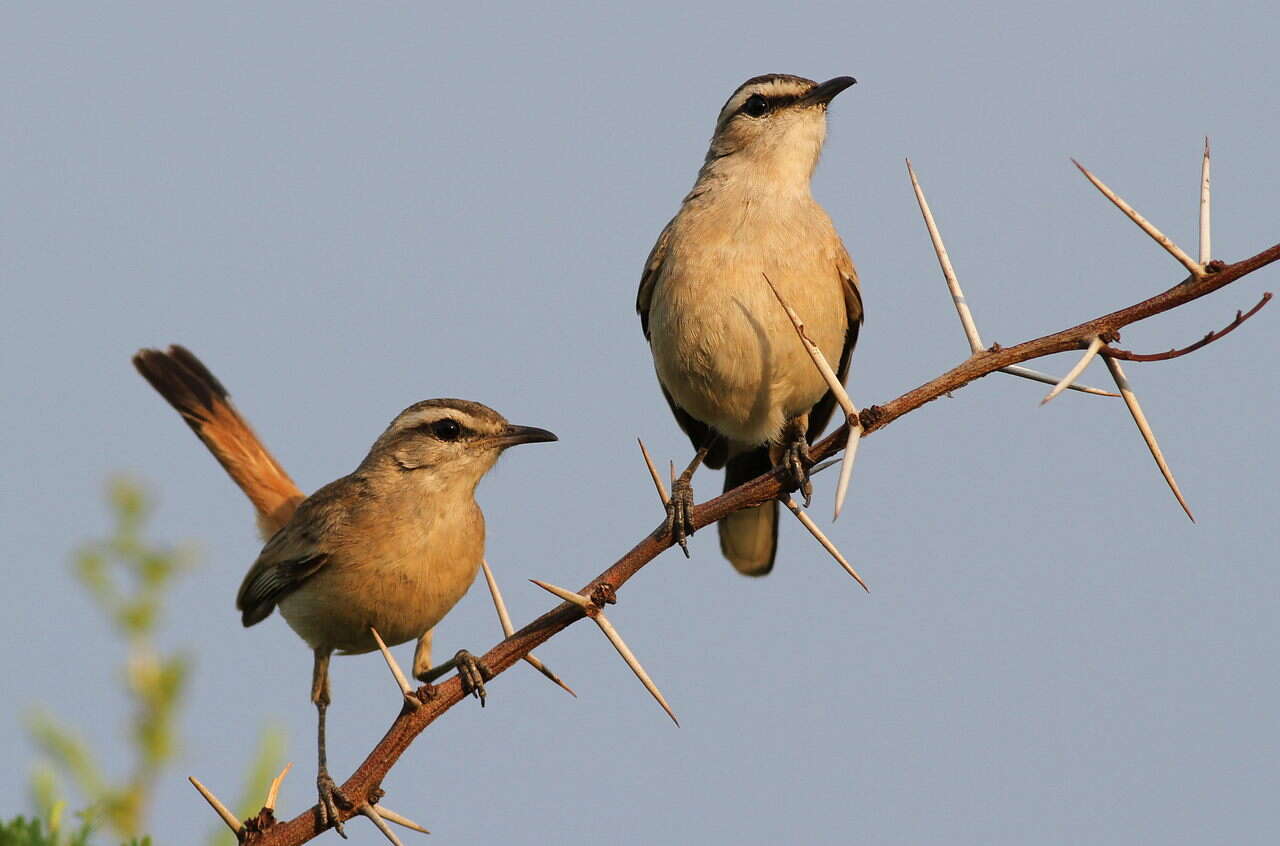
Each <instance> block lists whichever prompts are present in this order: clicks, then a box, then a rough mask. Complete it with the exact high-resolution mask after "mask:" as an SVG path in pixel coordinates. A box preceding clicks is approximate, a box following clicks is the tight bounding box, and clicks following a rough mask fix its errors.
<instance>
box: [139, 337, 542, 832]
mask: <svg viewBox="0 0 1280 846" xmlns="http://www.w3.org/2000/svg"><path fill="white" fill-rule="evenodd" d="M133 363H134V366H135V367H137V369H138V372H140V373H141V374H142V375H143V377H145V378H146V380H147V381H148V382H150V383H151V385H152V386H153V387H154V388H155V389H156V390H157V391H159V392H160V394H161V395H162V396H164V398H165V399H166V400H168V401H169V403H170V405H172V406H173V407H174V408H175V409H177V411H178V412H179V413H180V414H181V415H182V417H183V418H184V419H185V420H186V422H187V423H188V425H190V426H191V428H192V429H193V430H195V433H196V435H197V436H199V438H200V439H201V440H202V441H204V443H205V445H206V446H207V447H209V449H210V450H211V451H212V452H213V454H214V456H215V457H216V458H217V459H218V461H219V462H221V464H222V466H223V467H224V468H226V470H227V472H228V473H230V475H231V477H232V478H233V479H234V480H235V481H236V482H237V484H239V485H240V487H241V488H242V489H243V490H244V491H245V493H246V494H248V496H249V498H250V500H252V501H253V503H254V505H255V507H256V509H257V512H258V518H259V525H260V528H261V529H262V531H263V534H264V535H267V536H269V540H268V541H267V544H266V546H264V547H263V549H262V553H261V554H260V555H259V556H258V559H257V560H256V561H255V562H254V563H253V566H252V567H251V568H250V569H249V573H248V575H246V576H245V578H244V582H243V584H242V585H241V586H240V592H239V595H238V596H237V597H236V607H237V608H238V609H239V610H240V612H241V614H242V619H243V622H244V625H246V626H252V625H253V624H254V623H258V622H261V621H262V620H264V619H266V618H267V617H268V616H269V615H270V614H271V612H272V610H273V609H275V608H276V607H279V608H280V613H281V615H282V616H283V617H284V619H285V622H287V623H288V624H289V626H290V628H292V629H293V630H294V631H295V632H296V633H297V634H298V636H299V637H301V638H302V639H303V640H304V641H306V643H307V645H308V646H310V647H311V649H312V650H313V652H314V658H315V663H314V673H313V677H312V689H311V699H312V701H313V702H314V703H315V706H316V709H317V712H318V718H319V719H318V724H319V725H318V746H319V768H318V774H317V778H316V785H317V788H318V789H319V793H320V816H321V824H322V825H327V824H329V823H333V824H334V825H335V827H336V828H337V829H338V830H339V831H340V832H341V831H342V825H341V816H340V810H339V803H342V804H344V805H347V806H348V807H351V803H350V802H348V800H347V799H346V797H343V796H342V795H341V793H340V792H339V791H338V790H337V788H336V786H335V785H334V782H333V780H332V778H330V776H329V772H328V769H327V767H326V765H325V710H326V709H327V707H328V705H329V702H330V698H329V657H330V655H332V654H333V653H334V652H335V651H336V652H340V653H344V654H357V653H364V652H370V651H372V650H374V649H377V643H376V642H375V640H374V638H373V634H372V632H371V631H370V628H371V627H372V628H374V629H377V631H378V634H379V635H381V637H382V638H383V640H384V641H385V642H387V643H388V644H398V643H404V642H406V641H410V640H415V639H416V640H417V651H416V652H415V654H414V661H413V672H414V675H415V676H416V677H417V678H418V679H419V680H421V681H424V682H429V681H432V680H434V679H436V678H438V677H439V676H441V675H443V674H444V673H445V672H447V671H448V670H450V669H452V668H454V667H455V666H456V667H457V668H458V670H459V675H461V676H462V679H463V684H464V688H466V689H468V690H469V692H473V693H475V694H476V695H477V696H478V697H479V698H480V699H481V702H482V703H483V697H484V681H485V679H486V678H487V677H488V670H487V668H485V667H484V666H483V664H481V663H480V662H479V661H478V660H477V659H475V658H474V657H473V656H471V655H470V653H468V652H466V650H461V651H459V652H458V653H457V655H455V656H454V657H453V658H452V659H450V660H449V661H447V662H445V663H444V664H442V665H440V666H439V667H435V668H432V666H431V637H432V632H433V630H434V627H435V625H436V624H437V623H438V622H440V620H441V619H442V618H443V617H444V616H445V615H446V614H447V613H448V612H449V610H450V609H451V608H453V606H454V604H455V603H456V602H457V601H458V600H459V599H461V598H462V596H463V594H465V593H466V592H467V589H468V588H469V587H470V586H471V583H472V581H473V580H474V579H475V575H476V571H477V569H478V568H479V566H480V559H481V558H482V557H483V555H484V538H485V523H484V515H483V514H482V513H481V511H480V507H479V506H478V505H477V504H476V501H475V497H474V493H475V489H476V485H477V484H478V483H479V481H480V479H481V478H482V477H483V476H484V474H485V473H486V472H488V471H489V468H491V467H493V465H494V462H496V461H497V460H498V456H499V455H500V454H501V453H502V451H503V450H505V449H506V448H507V447H510V446H514V445H516V444H527V443H536V442H540V441H554V440H556V436H555V435H553V434H552V433H551V432H548V431H547V430H545V429H538V428H534V427H531V426H515V425H512V424H510V423H508V422H507V421H506V419H505V418H503V416H502V415H500V414H498V412H496V411H494V410H493V409H491V408H488V407H487V406H484V405H481V404H480V403H477V402H468V401H466V400H459V399H432V400H424V401H423V402H419V403H415V404H413V405H411V406H409V407H408V408H406V409H405V410H404V411H402V412H400V414H398V415H397V416H396V418H395V419H394V420H393V421H391V425H390V426H388V427H387V429H386V431H384V432H383V433H382V434H381V435H380V436H379V437H378V439H377V440H376V441H374V444H373V446H372V448H370V450H369V454H368V455H366V456H365V458H364V460H363V461H361V462H360V465H359V466H358V467H357V468H356V469H355V471H354V472H352V473H351V474H350V475H348V476H344V477H342V478H341V479H338V480H337V481H335V482H330V483H329V484H328V485H325V486H324V487H322V488H321V489H320V490H318V491H316V492H315V493H314V494H312V495H311V496H309V497H306V498H303V496H302V493H301V492H300V491H299V490H298V488H297V486H296V485H294V483H293V481H292V480H291V479H290V478H289V477H288V475H286V474H285V472H284V470H283V469H281V467H280V465H279V464H278V463H277V462H276V461H275V459H274V458H272V457H271V455H270V453H268V452H267V450H266V448H265V447H263V445H262V443H261V441H259V440H258V438H257V436H256V435H255V434H254V433H253V431H252V430H251V429H250V428H249V426H248V424H247V423H246V422H245V421H244V419H243V418H242V417H241V416H240V414H239V413H238V412H237V411H236V410H235V408H234V407H233V406H232V405H231V403H230V401H229V399H228V396H227V392H226V389H224V388H223V387H222V385H221V384H220V383H219V382H218V380H217V379H216V378H215V377H214V376H213V374H212V373H210V372H209V370H208V369H207V368H205V366H204V365H203V364H201V363H200V361H199V360H198V359H197V358H196V357H195V356H194V355H192V354H191V353H190V352H189V351H188V350H186V349H184V348H182V347H178V346H174V347H170V348H169V349H168V350H167V351H160V350H141V351H140V352H138V354H137V355H135V356H134V358H133Z"/></svg>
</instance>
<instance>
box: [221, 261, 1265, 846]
mask: <svg viewBox="0 0 1280 846" xmlns="http://www.w3.org/2000/svg"><path fill="white" fill-rule="evenodd" d="M1278 259H1280V244H1276V245H1274V246H1272V247H1270V248H1268V249H1266V250H1263V251H1262V252H1260V253H1258V254H1257V255H1255V256H1252V257H1250V258H1247V259H1244V260H1243V261H1239V262H1236V263H1234V264H1223V263H1221V262H1213V263H1211V264H1209V265H1208V266H1207V267H1206V270H1207V272H1206V273H1205V274H1204V275H1203V276H1200V277H1196V276H1194V275H1193V276H1189V277H1188V278H1187V279H1185V280H1184V281H1182V282H1179V283H1178V284H1176V285H1174V286H1173V287H1172V288H1169V289H1168V290H1166V291H1164V292H1162V293H1160V294H1157V295H1155V296H1154V297H1151V298H1149V299H1146V300H1143V301H1142V302H1139V303H1135V304H1134V305H1131V306H1128V307H1126V308H1122V309H1119V310H1117V311H1113V312H1111V313H1109V314H1104V315H1102V316H1101V317H1097V318H1094V319H1093V320H1089V321H1086V322H1084V323H1080V324H1078V325H1076V326H1072V327H1071V328H1069V329H1063V330H1062V331H1060V332H1055V333H1053V334H1051V335H1045V336H1043V337H1040V338H1036V339H1034V340H1030V341H1025V342H1023V343H1020V344H1017V345H1016V346H1011V347H1002V346H1000V345H999V344H994V345H992V346H991V347H990V348H988V349H986V350H981V351H978V352H975V353H973V354H972V355H971V356H969V358H967V359H965V360H964V361H962V362H961V363H960V364H958V365H956V366H955V367H953V368H951V369H950V370H948V371H947V372H945V373H943V374H942V375H940V376H938V377H937V378H934V379H931V380H930V381H928V382H926V383H925V384H923V385H921V386H919V387H917V388H915V389H913V390H910V391H908V392H907V393H905V394H903V395H902V396H899V397H897V398H896V399H893V400H890V401H889V402H886V403H883V404H881V405H873V406H871V407H869V408H866V409H864V410H863V411H862V413H861V423H862V435H863V437H866V436H867V435H869V434H871V433H873V432H876V431H879V430H880V429H883V428H884V427H886V426H888V425H889V424H890V423H892V422H893V421H895V420H897V419H898V418H899V417H902V416H903V415H905V414H908V413H910V412H912V411H915V410H916V409H918V408H920V407H921V406H923V405H925V404H927V403H929V402H932V401H933V400H935V399H938V398H939V397H942V396H945V395H947V394H949V393H952V392H954V391H956V390H959V389H960V388H963V387H964V386H965V385H967V384H969V383H970V382H972V381H974V380H975V379H980V378H982V377H983V376H987V375H989V374H991V373H994V372H996V371H998V370H1000V369H1001V368H1004V367H1008V366H1010V365H1014V364H1020V363H1022V362H1025V361H1031V360H1032V359H1036V358H1041V357H1043V356H1047V355H1053V354H1055V353H1061V352H1069V351H1071V350H1080V349H1085V348H1087V347H1088V345H1089V342H1090V340H1091V339H1092V338H1094V337H1099V336H1100V337H1103V338H1113V337H1115V336H1116V335H1117V334H1118V333H1119V331H1120V330H1121V329H1122V328H1124V327H1126V326H1129V325H1131V324H1134V323H1137V322H1139V321H1141V320H1146V319H1147V318H1149V317H1153V316H1154V315H1157V314H1162V313H1164V312H1167V311H1170V310H1172V309H1175V308H1178V307H1180V306H1184V305H1186V304H1187V303H1190V302H1192V301H1194V300H1198V299H1200V298H1201V297H1204V296H1206V295H1208V294H1211V293H1213V292H1214V291H1217V290H1219V289H1221V288H1224V287H1226V286H1227V285H1229V284H1231V283H1232V282H1235V281H1236V280H1237V279H1240V278H1241V277H1243V276H1246V275H1248V274H1250V273H1252V272H1253V271H1255V270H1258V269H1259V268H1262V267H1264V266H1266V265H1268V264H1270V263H1272V262H1274V261H1276V260H1278ZM1265 302H1266V298H1264V299H1263V303H1265ZM1263 303H1259V305H1258V306H1255V307H1254V309H1253V310H1252V311H1250V312H1249V314H1253V313H1254V312H1256V311H1257V309H1258V308H1260V307H1261V305H1262V304H1263ZM1246 317H1247V315H1246V316H1241V317H1240V318H1239V319H1238V320H1237V321H1236V322H1235V323H1234V324H1233V325H1232V326H1231V327H1228V329H1231V328H1234V327H1235V326H1236V325H1239V323H1240V322H1243V320H1244V319H1245V318H1246ZM1218 334H1219V336H1220V335H1221V334H1224V333H1218ZM1207 342H1208V341H1207V340H1206V341H1202V342H1201V344H1200V345H1201V346H1203V344H1204V343H1207ZM1108 354H1109V355H1114V356H1115V357H1116V358H1125V356H1124V355H1121V354H1119V351H1115V352H1114V353H1108ZM847 434H848V426H847V424H846V425H842V426H840V427H839V428H838V429H836V431H834V432H832V433H831V434H830V435H828V436H827V437H826V438H824V439H823V440H822V441H820V442H819V443H818V444H816V445H815V446H814V447H813V449H812V450H811V455H812V457H813V460H814V461H822V460H823V459H826V458H828V457H830V456H832V455H834V454H835V453H837V452H839V451H840V450H841V449H843V448H844V445H845V442H846V437H847ZM786 493H787V491H786V489H785V487H784V484H783V481H782V479H781V477H780V475H779V474H778V473H776V472H774V473H768V474H765V475H763V476H760V477H758V478H756V479H752V480H751V481H749V482H746V483H745V484H743V485H741V486H739V487H737V488H735V489H733V490H731V491H727V492H725V493H724V494H722V495H721V496H718V497H716V498H715V499H712V500H709V501H707V502H704V503H702V504H701V505H698V506H697V507H696V508H694V510H693V512H692V523H693V527H694V528H696V529H700V528H703V527H705V526H709V525H711V524H712V523H715V522H716V521H718V520H720V519H722V518H723V517H725V516H726V515H728V514H730V513H732V512H734V511H739V510H741V509H743V508H749V507H751V506H755V505H760V504H762V503H765V502H768V501H769V500H772V499H777V498H778V497H780V496H784V495H785V494H786ZM671 546H672V539H671V537H670V535H669V534H667V533H666V532H665V531H664V527H663V525H662V524H659V525H658V527H657V528H655V529H654V530H653V531H652V532H651V533H650V534H649V535H648V536H646V537H645V538H644V539H643V540H641V541H640V542H639V543H638V544H636V545H635V546H634V547H633V548H632V549H631V550H630V551H629V552H627V553H626V554H625V555H623V556H622V557H621V558H619V559H618V560H617V561H616V562H614V564H613V565H612V566H610V567H609V568H608V569H606V570H605V571H604V572H602V573H601V574H600V575H598V576H597V577H596V578H594V579H593V580H591V582H589V583H588V584H587V585H585V586H584V587H583V588H582V589H581V590H579V591H578V593H579V594H581V595H583V596H592V595H595V594H598V592H600V591H602V590H603V591H616V590H617V589H618V588H620V587H622V585H624V584H625V583H626V582H627V580H628V579H630V578H631V577H632V576H634V575H635V574H636V573H637V572H639V570H640V568H642V567H643V566H644V565H646V564H648V563H649V562H650V561H652V560H653V559H655V558H656V557H657V556H658V555H659V554H660V553H662V552H663V551H665V550H666V549H668V548H669V547H671ZM584 616H586V613H585V612H584V611H583V609H582V608H581V607H579V606H577V605H574V604H572V603H569V602H563V603H561V604H560V605H558V606H557V607H555V608H553V609H552V610H550V611H548V612H547V613H545V614H543V615H542V616H541V617H538V618H537V619H536V620H534V621H533V622H531V623H529V624H528V625H526V626H525V627H524V628H522V629H520V630H519V631H517V632H515V633H514V634H512V635H511V636H510V637H508V638H506V639H505V640H503V641H502V642H500V643H498V644H497V645H496V646H494V647H493V648H492V649H490V650H489V651H488V652H487V653H485V655H484V658H483V660H484V663H485V664H487V665H488V667H489V668H490V669H491V670H492V671H493V672H494V674H495V675H496V674H498V673H501V672H503V671H505V670H506V669H508V668H509V667H511V666H512V665H514V664H515V663H517V662H518V661H520V660H521V659H522V658H524V656H526V655H527V654H528V653H529V652H530V651H532V650H533V649H535V648H537V647H538V646H539V645H541V644H542V643H545V642H546V641H547V640H548V639H550V638H551V637H552V636H553V635H555V634H557V633H558V632H560V631H563V630H564V629H565V628H567V627H568V626H569V625H570V624H572V623H574V622H576V621H578V620H580V619H582V618H583V617H584ZM416 696H417V697H418V699H419V700H421V701H422V703H423V704H422V706H421V707H419V708H411V707H410V706H409V705H408V704H407V703H406V705H405V706H404V707H403V708H402V709H401V711H400V714H399V716H397V717H396V719H395V721H394V722H393V723H392V724H391V727H390V729H388V731H387V733H386V735H384V736H383V738H382V740H380V741H379V742H378V744H377V746H375V747H374V749H373V751H372V752H370V753H369V755H368V757H367V758H365V760H364V762H363V763H362V764H361V765H360V766H359V767H358V768H357V769H356V771H355V773H354V774H352V776H351V777H350V778H349V779H347V780H346V782H344V783H343V784H342V786H341V789H342V792H343V793H344V794H345V795H346V796H348V797H350V798H351V799H352V800H353V801H355V802H357V803H360V802H362V801H364V802H368V803H370V804H372V803H373V802H374V801H376V799H377V798H379V797H380V795H381V788H380V784H381V782H382V780H383V778H385V777H386V774H387V773H388V772H389V771H390V770H391V767H392V766H394V765H395V763H396V761H397V760H398V759H399V758H400V756H401V755H402V754H403V753H404V751H405V750H406V749H407V748H408V747H409V744H410V743H412V742H413V740H414V739H415V738H416V737H417V736H418V735H419V734H421V733H422V731H423V730H424V729H426V727H427V726H429V725H431V723H433V722H434V721H435V720H436V719H437V718H438V717H439V716H440V715H442V714H443V713H445V712H446V711H448V710H449V709H450V708H452V707H453V706H454V705H456V704H457V703H458V702H460V701H462V699H463V698H464V695H463V692H462V685H461V683H460V682H459V680H458V678H457V677H453V678H450V679H449V680H448V681H446V682H444V683H442V684H440V685H438V686H434V687H432V686H426V687H423V688H421V689H419V690H418V691H417V693H416ZM358 813H359V810H358V809H355V808H353V809H349V810H347V811H344V815H343V817H344V819H347V818H349V817H350V816H354V815H356V814H358ZM322 831H323V829H322V828H321V827H320V824H319V816H318V814H317V813H316V808H315V807H311V808H309V809H307V810H305V811H303V812H302V813H301V814H299V815H298V816H296V817H294V818H293V819H291V820H288V821H287V822H281V823H278V824H276V825H274V826H271V827H270V828H268V829H267V830H265V831H262V832H252V833H248V834H247V835H246V837H245V840H244V842H245V843H247V844H254V846H285V844H289V846H294V845H295V844H301V843H305V842H306V841H308V840H310V839H311V838H313V837H315V836H317V835H318V834H320V833H321V832H322Z"/></svg>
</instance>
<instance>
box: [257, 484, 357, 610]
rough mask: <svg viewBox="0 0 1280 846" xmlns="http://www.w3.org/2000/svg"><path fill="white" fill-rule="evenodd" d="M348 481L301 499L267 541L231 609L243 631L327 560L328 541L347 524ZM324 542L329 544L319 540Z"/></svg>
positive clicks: (329, 549)
mask: <svg viewBox="0 0 1280 846" xmlns="http://www.w3.org/2000/svg"><path fill="white" fill-rule="evenodd" d="M351 481H352V477H350V476H347V477H344V478H342V479H338V480H337V481H335V482H330V483H329V484H327V485H325V486H324V487H323V488H321V489H320V490H318V491H316V492H315V493H314V494H312V495H311V496H309V497H308V498H307V499H305V500H303V502H302V504H301V505H299V506H298V510H297V511H296V512H294V515H293V517H292V518H291V519H290V520H289V522H288V523H286V524H285V525H284V527H283V528H282V529H280V531H278V532H276V533H275V534H274V535H272V536H271V539H270V540H269V541H267V545H266V546H264V547H263V548H262V552H261V553H259V555H258V560H256V561H254V562H253V566H252V567H250V568H249V572H248V573H247V574H245V577H244V581H243V582H242V583H241V584H240V592H239V593H238V594H236V609H237V610H239V611H240V613H241V619H242V621H243V622H244V624H245V625H246V626H252V625H253V624H254V623H258V622H261V621H262V620H265V619H266V618H267V617H269V616H270V615H271V611H272V610H273V609H274V608H275V607H276V605H277V604H278V603H279V602H280V600H281V599H283V598H284V597H286V596H288V595H289V594H290V593H292V592H293V591H295V590H297V588H298V587H299V586H300V585H301V584H302V583H303V582H305V581H306V580H307V579H309V578H311V577H312V576H313V575H315V574H316V573H317V572H318V571H319V570H320V568H322V567H324V566H325V564H327V563H328V562H329V561H330V560H331V559H332V558H333V554H332V551H331V542H332V537H333V536H334V535H340V534H341V533H342V528H341V527H342V524H344V523H346V522H347V519H348V514H347V508H346V506H345V502H346V501H348V500H349V499H350V496H349V495H348V494H347V492H346V491H345V488H347V487H348V486H349V485H350V483H351ZM325 538H329V539H330V543H326V542H325V541H324V540H323V539H325Z"/></svg>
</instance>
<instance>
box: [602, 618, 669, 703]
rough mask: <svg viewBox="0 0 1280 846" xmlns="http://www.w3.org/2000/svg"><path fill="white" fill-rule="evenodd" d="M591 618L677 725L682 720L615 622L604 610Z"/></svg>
mask: <svg viewBox="0 0 1280 846" xmlns="http://www.w3.org/2000/svg"><path fill="white" fill-rule="evenodd" d="M591 619H593V620H595V621H596V625H597V626H599V627H600V631H602V632H604V636H605V637H607V638H608V639H609V642H610V643H612V644H613V648H614V649H616V650H618V654H619V655H621V656H622V660H623V661H626V662H627V666H628V667H630V668H631V672H633V673H635V674H636V678H638V679H640V683H641V684H643V685H644V687H645V690H647V691H649V694H650V695H651V696H653V698H654V699H656V700H657V701H658V704H659V705H661V706H662V710H664V711H666V712H667V716H668V717H670V718H671V722H673V723H675V724H676V725H677V726H678V725H680V721H679V720H677V719H676V714H675V712H674V711H672V710H671V706H670V705H668V704H667V700H666V699H665V698H664V697H663V695H662V691H660V690H658V686H657V685H656V684H654V683H653V679H651V678H649V674H648V673H646V672H645V671H644V667H642V666H641V665H640V661H639V660H638V659H637V658H636V656H635V654H634V653H633V652H632V651H631V649H630V648H629V647H628V646H627V644H626V642H625V641H623V639H622V635H620V634H618V630H617V629H615V628H614V627H613V623H610V622H609V619H608V618H607V617H605V615H604V612H603V611H599V612H597V613H596V614H594V615H592V617H591Z"/></svg>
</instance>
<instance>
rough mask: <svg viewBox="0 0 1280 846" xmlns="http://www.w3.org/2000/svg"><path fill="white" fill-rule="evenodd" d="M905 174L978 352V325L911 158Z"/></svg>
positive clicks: (967, 333) (980, 347) (971, 344)
mask: <svg viewBox="0 0 1280 846" xmlns="http://www.w3.org/2000/svg"><path fill="white" fill-rule="evenodd" d="M907 174H908V175H909V176H910V177H911V187H912V188H913V189H915V192H916V202H917V203H918V204H919V205H920V213H921V214H922V215H924V225H925V227H926V228H927V229H928V230H929V240H930V241H932V242H933V251H934V252H935V253H937V254H938V264H939V266H941V267H942V275H943V277H945V278H946V280H947V288H948V289H949V290H950V291H951V301H952V302H954V303H955V306H956V313H957V314H958V315H960V325H961V326H963V327H964V335H965V337H966V338H968V339H969V348H970V349H971V350H972V351H973V352H978V351H980V350H983V349H985V348H986V345H985V344H983V343H982V336H981V335H979V334H978V326H977V324H976V323H974V322H973V313H972V312H970V311H969V304H968V303H967V302H965V299H964V291H962V290H960V281H959V280H958V279H957V278H956V271H955V268H953V267H952V266H951V257H950V256H948V255H947V248H946V246H945V245H944V244H943V243H942V234H941V233H940V232H938V226H937V224H936V223H934V221H933V212H931V211H929V203H928V201H927V200H925V198H924V189H923V188H921V187H920V180H918V179H916V171H915V168H913V167H912V166H911V159H907Z"/></svg>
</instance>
